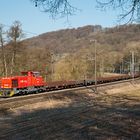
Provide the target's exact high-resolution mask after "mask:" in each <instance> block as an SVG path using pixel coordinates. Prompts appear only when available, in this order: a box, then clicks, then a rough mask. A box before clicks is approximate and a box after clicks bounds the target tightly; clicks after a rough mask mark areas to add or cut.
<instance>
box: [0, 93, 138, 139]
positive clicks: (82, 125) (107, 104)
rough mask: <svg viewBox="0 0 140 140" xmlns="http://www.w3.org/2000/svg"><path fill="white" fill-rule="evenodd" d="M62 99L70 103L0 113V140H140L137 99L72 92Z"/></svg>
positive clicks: (0, 111)
mask: <svg viewBox="0 0 140 140" xmlns="http://www.w3.org/2000/svg"><path fill="white" fill-rule="evenodd" d="M92 94H93V93H92ZM65 97H67V98H71V101H72V102H71V103H70V104H69V105H68V106H64V107H59V106H56V107H55V108H48V109H38V110H35V111H31V112H24V111H23V112H22V113H21V115H14V114H13V113H12V112H9V110H5V111H4V110H2V109H1V110H0V116H1V117H0V139H4V140H6V139H9V140H22V139H23V140H27V139H32V140H94V139H95V140H96V139H97V140H100V139H101V140H104V139H105V140H106V139H110V140H114V139H117V140H118V139H121V140H122V139H124V140H125V139H126V140H128V139H131V140H136V139H138V140H139V139H140V98H139V100H136V99H131V98H126V96H122V97H121V98H120V97H119V96H112V97H111V96H109V97H108V98H109V101H108V100H107V99H106V100H104V98H102V97H100V98H95V97H93V96H91V95H89V94H80V93H73V92H69V93H68V94H67V95H65ZM54 99H55V100H58V99H59V97H57V98H54ZM130 99H131V100H130ZM61 100H63V97H62V96H61ZM131 102H133V103H132V104H131Z"/></svg>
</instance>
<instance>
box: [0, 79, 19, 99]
mask: <svg viewBox="0 0 140 140" xmlns="http://www.w3.org/2000/svg"><path fill="white" fill-rule="evenodd" d="M17 86H18V79H15V78H12V77H5V78H2V79H1V87H0V96H2V97H11V96H13V95H14V94H15V88H17Z"/></svg>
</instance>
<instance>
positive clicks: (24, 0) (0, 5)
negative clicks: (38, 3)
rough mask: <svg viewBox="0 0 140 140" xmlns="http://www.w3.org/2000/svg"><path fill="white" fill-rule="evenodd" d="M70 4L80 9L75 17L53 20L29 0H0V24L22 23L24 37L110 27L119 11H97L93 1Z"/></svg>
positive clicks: (77, 0)
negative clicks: (78, 28)
mask: <svg viewBox="0 0 140 140" xmlns="http://www.w3.org/2000/svg"><path fill="white" fill-rule="evenodd" d="M72 4H73V5H74V6H75V7H77V8H78V9H81V10H80V11H77V13H76V15H73V16H71V17H69V22H67V19H66V18H62V19H57V20H53V19H51V18H50V17H49V15H48V14H47V13H43V12H41V11H40V10H39V9H38V8H36V7H35V6H34V4H33V3H31V1H30V0H0V23H1V24H5V25H7V27H8V26H9V25H11V24H12V23H13V22H14V21H15V20H19V21H20V22H21V23H22V28H23V30H24V32H26V37H32V36H36V35H39V34H41V33H45V32H50V31H56V30H59V29H64V28H77V27H81V26H85V25H97V24H98V25H102V26H103V27H112V26H116V25H117V24H120V23H118V22H117V15H118V12H119V11H113V10H107V11H101V10H99V9H97V7H96V6H97V4H96V2H95V1H94V0H72Z"/></svg>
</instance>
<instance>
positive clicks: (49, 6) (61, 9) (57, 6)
mask: <svg viewBox="0 0 140 140" xmlns="http://www.w3.org/2000/svg"><path fill="white" fill-rule="evenodd" d="M31 1H32V2H33V3H34V4H35V7H39V8H41V10H43V11H44V12H47V13H50V15H51V17H52V18H56V17H57V16H60V17H64V16H70V15H72V14H74V13H75V11H77V8H75V7H74V6H72V5H71V4H70V2H69V1H70V0H31Z"/></svg>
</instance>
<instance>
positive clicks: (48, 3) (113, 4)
mask: <svg viewBox="0 0 140 140" xmlns="http://www.w3.org/2000/svg"><path fill="white" fill-rule="evenodd" d="M31 1H32V2H33V3H34V4H35V6H36V7H40V8H42V9H43V11H44V12H47V13H50V14H51V16H52V17H56V16H58V15H61V16H69V15H72V14H74V13H75V11H77V8H75V7H73V6H72V5H71V4H70V1H71V0H31ZM96 1H97V5H98V6H99V7H100V8H101V9H106V8H109V7H110V8H113V9H120V10H122V11H120V19H125V18H127V19H128V22H132V21H137V22H139V20H140V0H96ZM80 2H81V1H80Z"/></svg>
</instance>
